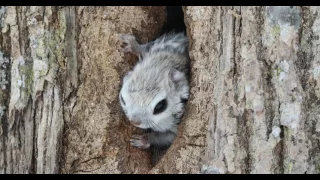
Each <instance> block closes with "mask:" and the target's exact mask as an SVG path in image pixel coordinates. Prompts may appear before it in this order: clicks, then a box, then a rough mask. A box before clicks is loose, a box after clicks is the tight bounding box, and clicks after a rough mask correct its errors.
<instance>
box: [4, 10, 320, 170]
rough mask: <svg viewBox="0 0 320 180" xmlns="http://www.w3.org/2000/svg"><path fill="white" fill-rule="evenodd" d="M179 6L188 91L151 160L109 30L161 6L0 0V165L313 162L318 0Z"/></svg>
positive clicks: (140, 28) (147, 28)
mask: <svg viewBox="0 0 320 180" xmlns="http://www.w3.org/2000/svg"><path fill="white" fill-rule="evenodd" d="M183 10H184V14H185V24H186V27H187V34H188V36H189V38H190V57H191V84H190V85H191V97H190V101H189V102H188V104H187V111H186V114H185V116H184V119H183V121H182V123H181V124H180V125H179V135H178V137H177V139H176V140H175V142H174V143H173V145H172V146H171V147H170V149H169V150H168V151H167V153H166V154H165V155H164V156H163V158H162V159H161V160H160V162H159V163H158V164H157V165H156V166H155V167H153V168H152V167H151V165H150V164H151V161H150V155H149V153H148V152H145V151H141V150H139V149H136V148H132V147H130V146H129V143H128V140H129V138H130V136H131V134H133V132H134V131H137V129H135V128H133V127H132V126H131V125H130V124H129V123H128V121H126V118H125V117H124V115H123V113H122V112H121V110H120V105H119V102H118V91H119V88H120V86H121V78H122V77H123V75H124V73H125V72H127V71H128V70H129V69H130V68H131V67H132V66H133V65H134V63H135V57H134V56H131V55H124V53H122V52H120V51H119V44H118V39H117V34H118V33H131V34H134V35H136V36H137V38H138V40H139V41H140V42H147V41H150V40H151V39H153V38H154V37H156V36H157V35H159V32H160V30H161V28H162V26H163V24H164V22H165V20H166V13H165V7H1V8H0V25H1V26H0V27H1V32H0V65H1V66H0V69H1V72H0V118H1V121H0V173H146V172H149V173H320V163H319V162H320V121H319V119H320V106H319V105H320V56H319V54H318V53H319V52H320V49H319V48H320V46H319V45H320V39H319V37H320V17H319V13H320V8H319V7H184V8H183ZM151 168H152V169H151ZM149 170H150V171H149Z"/></svg>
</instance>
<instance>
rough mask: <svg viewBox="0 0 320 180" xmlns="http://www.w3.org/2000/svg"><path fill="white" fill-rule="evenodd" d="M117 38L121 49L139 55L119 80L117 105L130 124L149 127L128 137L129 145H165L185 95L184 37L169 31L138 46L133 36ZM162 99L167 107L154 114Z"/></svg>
mask: <svg viewBox="0 0 320 180" xmlns="http://www.w3.org/2000/svg"><path fill="white" fill-rule="evenodd" d="M120 41H121V42H122V48H123V51H125V52H132V53H134V54H136V55H137V56H138V57H139V62H138V63H137V65H136V66H135V67H134V69H133V70H132V71H130V72H128V73H127V75H126V76H125V77H124V79H123V86H122V88H121V91H120V94H119V98H120V102H121V106H122V108H123V110H124V112H125V114H126V116H127V117H128V119H129V120H130V121H131V122H132V123H133V125H135V126H137V127H139V128H143V129H152V132H151V133H147V134H143V135H134V136H132V139H131V145H133V146H136V147H139V148H143V149H147V148H149V147H150V145H155V146H161V147H163V146H169V145H170V144H171V143H172V142H173V140H174V138H175V137H176V134H177V124H178V123H179V122H180V119H181V117H182V115H183V113H184V105H185V103H186V101H187V100H188V98H189V82H188V79H189V61H190V60H189V56H188V43H189V42H188V38H187V37H186V36H185V35H184V34H183V33H178V34H175V33H169V34H165V35H163V36H161V37H160V38H158V39H156V40H155V41H153V42H150V43H147V44H144V45H140V44H139V43H137V41H136V40H135V38H134V36H132V35H120ZM163 99H166V101H167V108H166V109H165V110H164V111H163V112H162V113H159V114H154V108H155V106H156V105H157V104H158V103H159V102H160V101H161V100H163Z"/></svg>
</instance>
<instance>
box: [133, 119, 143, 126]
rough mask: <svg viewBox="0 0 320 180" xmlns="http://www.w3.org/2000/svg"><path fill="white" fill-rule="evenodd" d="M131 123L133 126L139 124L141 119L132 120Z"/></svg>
mask: <svg viewBox="0 0 320 180" xmlns="http://www.w3.org/2000/svg"><path fill="white" fill-rule="evenodd" d="M131 123H132V124H133V125H135V126H139V125H140V124H141V121H138V120H137V121H136V120H132V121H131Z"/></svg>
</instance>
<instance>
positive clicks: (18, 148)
mask: <svg viewBox="0 0 320 180" xmlns="http://www.w3.org/2000/svg"><path fill="white" fill-rule="evenodd" d="M165 18H166V17H165V7H1V10H0V19H1V36H0V37H1V38H0V44H1V47H0V48H1V49H0V51H1V54H0V55H1V56H0V60H1V65H2V66H1V87H2V88H1V111H0V112H1V126H0V127H1V128H0V139H1V141H0V154H1V158H0V172H1V173H81V172H84V173H134V172H140V173H143V172H147V171H148V169H150V163H149V158H148V156H149V154H148V153H147V152H143V151H140V150H137V149H135V148H132V147H130V146H129V144H128V140H129V138H130V135H131V134H132V131H133V130H134V128H133V127H131V126H130V124H129V123H128V122H127V121H126V120H125V117H124V115H123V114H122V113H121V111H120V105H119V103H118V91H119V87H120V78H121V77H122V76H123V75H124V73H125V72H126V71H128V70H129V68H130V66H132V65H133V63H134V61H133V60H134V59H135V58H134V57H130V56H125V58H124V57H123V53H122V52H120V51H119V50H118V49H119V47H118V46H119V44H118V39H117V38H118V34H119V33H131V34H135V35H136V36H137V38H138V40H140V41H141V42H144V43H145V42H147V41H148V40H150V39H152V38H154V37H155V36H156V35H157V33H158V31H160V30H161V27H162V24H163V23H164V20H165ZM130 60H131V61H130ZM138 165H139V166H138Z"/></svg>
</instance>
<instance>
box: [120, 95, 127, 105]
mask: <svg viewBox="0 0 320 180" xmlns="http://www.w3.org/2000/svg"><path fill="white" fill-rule="evenodd" d="M120 99H121V102H122V103H123V104H124V105H126V103H125V102H124V100H123V97H122V95H121V96H120Z"/></svg>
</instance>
